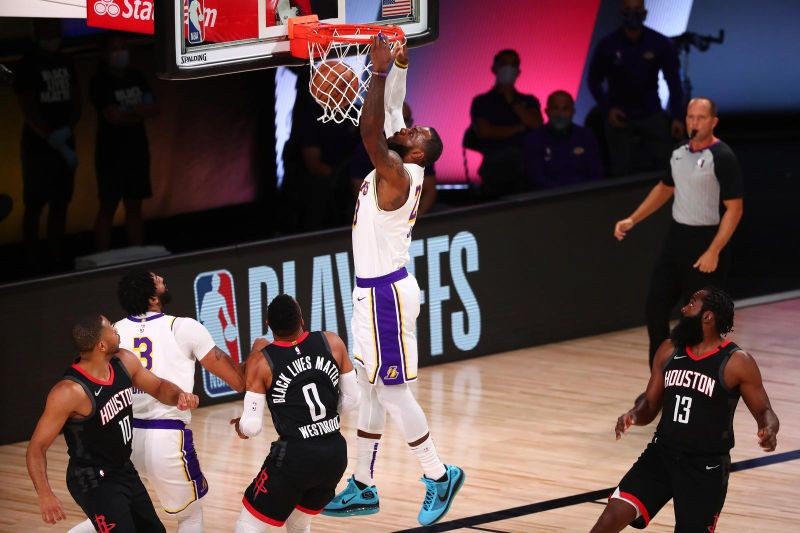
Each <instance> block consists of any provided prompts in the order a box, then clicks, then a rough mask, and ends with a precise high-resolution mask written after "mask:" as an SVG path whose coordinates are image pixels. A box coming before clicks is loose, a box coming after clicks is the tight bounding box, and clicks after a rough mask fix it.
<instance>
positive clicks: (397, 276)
mask: <svg viewBox="0 0 800 533" xmlns="http://www.w3.org/2000/svg"><path fill="white" fill-rule="evenodd" d="M407 277H408V270H406V267H403V268H401V269H400V270H395V271H394V272H391V273H389V274H385V275H383V276H378V277H377V278H359V277H356V286H357V287H361V288H362V289H372V288H374V287H380V286H381V285H388V284H390V283H394V282H396V281H400V280H401V279H405V278H407Z"/></svg>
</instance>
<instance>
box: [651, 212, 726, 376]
mask: <svg viewBox="0 0 800 533" xmlns="http://www.w3.org/2000/svg"><path fill="white" fill-rule="evenodd" d="M718 229H719V227H718V226H687V225H684V224H678V223H677V222H675V221H673V222H672V225H671V226H670V228H669V232H668V233H667V238H666V241H665V242H664V249H663V250H662V251H661V256H660V257H659V258H658V260H657V261H656V264H655V267H654V268H653V275H652V277H651V278H650V289H649V290H648V292H647V303H646V306H645V315H646V317H647V334H648V336H649V337H650V366H651V367H652V366H653V357H654V356H655V353H656V350H657V349H658V347H659V346H660V345H661V343H662V342H664V340H665V339H667V338H668V337H669V318H670V315H671V314H672V310H673V309H674V308H675V304H678V303H679V304H680V305H681V306H683V305H685V304H686V303H687V302H688V301H689V298H690V297H691V296H692V294H694V293H695V292H697V291H698V290H700V289H702V288H703V287H706V286H709V285H712V286H715V287H720V288H722V287H723V284H724V282H725V278H726V276H727V272H728V268H729V267H730V255H731V254H730V246H726V247H725V248H724V249H723V250H722V252H721V253H720V254H719V264H718V265H717V269H716V270H715V271H714V272H711V273H708V274H706V273H703V272H700V270H698V269H696V268H694V267H693V266H692V265H694V264H695V262H696V261H697V260H698V259H699V258H700V256H701V255H703V253H704V252H705V251H706V250H707V249H708V247H709V245H710V244H711V241H713V240H714V237H715V236H716V235H717V231H718Z"/></svg>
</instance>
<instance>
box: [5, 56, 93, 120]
mask: <svg viewBox="0 0 800 533" xmlns="http://www.w3.org/2000/svg"><path fill="white" fill-rule="evenodd" d="M75 80H76V78H75V68H74V66H73V65H72V61H71V60H70V59H69V57H67V56H66V55H64V54H61V53H55V54H45V53H44V52H42V51H41V50H39V49H38V48H37V49H34V50H32V51H31V52H29V53H27V54H26V55H25V56H24V57H23V58H22V60H21V61H20V63H19V65H18V67H17V71H16V78H15V81H14V90H15V91H16V92H18V93H25V92H31V93H33V95H34V97H35V101H36V103H37V110H38V112H39V114H40V115H41V117H42V120H43V121H44V122H45V124H46V125H47V126H48V127H49V128H50V129H58V128H61V127H64V126H69V125H70V122H71V118H72V110H73V107H74V104H73V101H74V100H75V99H78V98H80V95H78V94H74V93H75V87H76V82H75Z"/></svg>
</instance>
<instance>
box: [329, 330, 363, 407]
mask: <svg viewBox="0 0 800 533" xmlns="http://www.w3.org/2000/svg"><path fill="white" fill-rule="evenodd" d="M324 335H325V338H326V339H327V340H328V346H330V347H331V353H332V354H333V358H334V359H335V360H336V363H337V364H338V365H339V412H340V413H343V412H345V411H350V410H351V409H355V408H356V407H358V404H359V403H360V402H361V389H360V388H359V387H358V378H357V377H356V371H355V369H354V368H353V362H352V361H350V354H348V353H347V346H345V344H344V341H343V340H342V339H341V338H340V337H339V336H338V335H337V334H335V333H332V332H330V331H326V332H324Z"/></svg>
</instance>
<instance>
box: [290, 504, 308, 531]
mask: <svg viewBox="0 0 800 533" xmlns="http://www.w3.org/2000/svg"><path fill="white" fill-rule="evenodd" d="M311 518H313V517H312V516H311V515H310V514H306V513H304V512H302V511H298V510H297V509H295V510H294V511H292V514H290V515H289V518H287V519H286V533H311Z"/></svg>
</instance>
